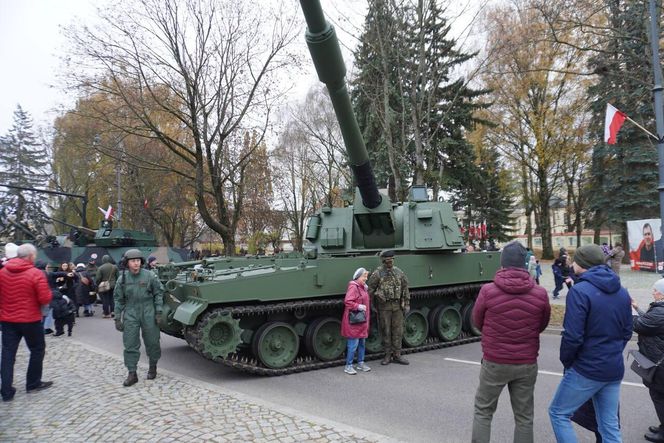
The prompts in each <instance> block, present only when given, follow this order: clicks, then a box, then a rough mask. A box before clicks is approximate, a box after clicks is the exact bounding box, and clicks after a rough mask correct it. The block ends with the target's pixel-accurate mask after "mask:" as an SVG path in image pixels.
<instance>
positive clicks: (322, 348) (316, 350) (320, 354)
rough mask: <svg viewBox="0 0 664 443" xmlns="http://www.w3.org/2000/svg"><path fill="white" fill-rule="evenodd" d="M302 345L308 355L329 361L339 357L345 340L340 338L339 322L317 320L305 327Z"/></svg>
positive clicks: (344, 346)
mask: <svg viewBox="0 0 664 443" xmlns="http://www.w3.org/2000/svg"><path fill="white" fill-rule="evenodd" d="M304 344H305V346H306V348H307V352H308V353H309V355H313V356H315V357H316V358H318V359H319V360H322V361H330V360H336V359H337V358H339V357H341V354H343V352H344V349H345V348H346V340H345V339H344V338H343V337H342V336H341V322H340V321H339V320H338V319H336V318H333V317H322V318H317V319H316V320H314V321H313V322H311V323H310V324H309V326H307V330H306V331H305V333H304Z"/></svg>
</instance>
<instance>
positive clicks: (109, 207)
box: [97, 205, 114, 220]
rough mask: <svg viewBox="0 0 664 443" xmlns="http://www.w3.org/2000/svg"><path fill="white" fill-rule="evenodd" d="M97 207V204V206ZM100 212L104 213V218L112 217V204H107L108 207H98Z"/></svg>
mask: <svg viewBox="0 0 664 443" xmlns="http://www.w3.org/2000/svg"><path fill="white" fill-rule="evenodd" d="M97 207H98V208H99V206H97ZM99 210H100V211H101V213H102V214H104V220H110V219H111V218H112V217H113V212H114V210H113V206H111V205H108V209H106V210H103V209H102V208H99Z"/></svg>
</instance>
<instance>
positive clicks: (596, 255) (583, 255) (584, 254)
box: [574, 245, 606, 269]
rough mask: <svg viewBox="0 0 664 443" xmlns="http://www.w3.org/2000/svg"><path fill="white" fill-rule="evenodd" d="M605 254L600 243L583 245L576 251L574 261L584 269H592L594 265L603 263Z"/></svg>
mask: <svg viewBox="0 0 664 443" xmlns="http://www.w3.org/2000/svg"><path fill="white" fill-rule="evenodd" d="M605 259H606V257H605V255H604V251H602V248H601V247H600V246H598V245H583V246H581V247H580V248H577V250H576V251H574V263H576V264H577V265H579V266H581V267H582V268H583V269H590V268H592V267H593V266H599V265H603V264H604V263H605Z"/></svg>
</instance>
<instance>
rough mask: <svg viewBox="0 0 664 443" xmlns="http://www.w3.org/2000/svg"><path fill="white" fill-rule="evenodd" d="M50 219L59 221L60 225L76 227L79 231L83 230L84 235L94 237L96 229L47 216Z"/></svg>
mask: <svg viewBox="0 0 664 443" xmlns="http://www.w3.org/2000/svg"><path fill="white" fill-rule="evenodd" d="M49 218H50V219H51V220H53V221H54V222H56V223H60V224H61V225H65V226H69V227H70V228H74V229H78V230H79V231H81V232H83V233H84V234H85V235H87V236H89V237H94V236H95V235H96V234H97V231H95V230H94V229H90V228H86V227H85V226H78V225H73V224H71V223H67V222H65V221H62V220H58V219H57V218H53V217H49Z"/></svg>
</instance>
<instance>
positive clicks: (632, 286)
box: [540, 262, 662, 311]
mask: <svg viewBox="0 0 664 443" xmlns="http://www.w3.org/2000/svg"><path fill="white" fill-rule="evenodd" d="M540 263H541V265H542V276H541V277H540V285H541V286H543V287H544V288H545V289H546V290H547V291H548V293H549V301H550V302H551V304H552V305H563V306H564V305H565V299H566V296H567V286H564V285H563V289H562V291H560V298H558V300H553V298H552V296H553V289H554V288H555V287H556V285H555V284H554V282H553V271H552V270H551V263H546V262H540ZM660 278H662V276H661V275H659V274H656V273H654V272H642V271H632V270H631V269H630V268H629V266H628V265H623V266H622V268H621V269H620V281H621V283H622V285H623V286H624V287H625V288H627V290H628V291H629V295H630V296H631V297H632V298H633V299H635V300H636V302H637V303H638V305H639V307H640V308H641V309H643V310H644V311H645V310H647V309H648V305H649V304H650V303H651V302H652V301H653V299H652V285H653V283H655V282H656V281H657V280H659V279H660Z"/></svg>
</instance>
